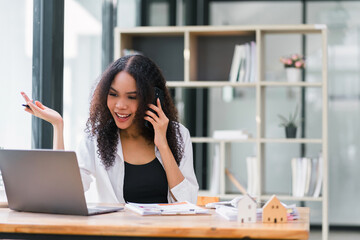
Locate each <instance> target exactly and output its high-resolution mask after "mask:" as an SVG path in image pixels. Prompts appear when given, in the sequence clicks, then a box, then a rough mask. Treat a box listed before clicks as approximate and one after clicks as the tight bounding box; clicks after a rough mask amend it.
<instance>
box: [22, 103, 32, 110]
mask: <svg viewBox="0 0 360 240" xmlns="http://www.w3.org/2000/svg"><path fill="white" fill-rule="evenodd" d="M22 105H23V106H24V107H26V108H28V109H30V106H29V105H27V104H22Z"/></svg>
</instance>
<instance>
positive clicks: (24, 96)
mask: <svg viewBox="0 0 360 240" xmlns="http://www.w3.org/2000/svg"><path fill="white" fill-rule="evenodd" d="M21 95H22V96H23V98H24V99H25V101H26V102H30V101H31V100H30V98H29V97H28V96H27V95H26V93H24V92H21Z"/></svg>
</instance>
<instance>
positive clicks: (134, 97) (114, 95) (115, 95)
mask: <svg viewBox="0 0 360 240" xmlns="http://www.w3.org/2000/svg"><path fill="white" fill-rule="evenodd" d="M109 95H110V96H112V97H117V96H118V95H117V94H116V93H109ZM128 98H129V99H131V100H136V99H137V98H136V96H128Z"/></svg>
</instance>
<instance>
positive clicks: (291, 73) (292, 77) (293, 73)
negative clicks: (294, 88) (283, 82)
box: [285, 68, 301, 82]
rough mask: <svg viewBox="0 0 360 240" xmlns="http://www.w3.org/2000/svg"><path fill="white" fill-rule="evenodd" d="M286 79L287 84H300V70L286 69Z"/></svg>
mask: <svg viewBox="0 0 360 240" xmlns="http://www.w3.org/2000/svg"><path fill="white" fill-rule="evenodd" d="M285 70H286V79H287V81H288V82H301V69H300V68H286V69H285Z"/></svg>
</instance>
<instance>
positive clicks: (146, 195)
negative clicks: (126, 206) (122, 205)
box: [124, 158, 168, 203]
mask: <svg viewBox="0 0 360 240" xmlns="http://www.w3.org/2000/svg"><path fill="white" fill-rule="evenodd" d="M167 195H168V182H167V178H166V173H165V170H164V168H163V166H162V165H161V163H160V162H159V160H158V159H157V158H155V159H154V160H152V161H151V162H149V163H146V164H142V165H133V164H130V163H127V162H125V177H124V200H125V202H134V203H168V199H167Z"/></svg>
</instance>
